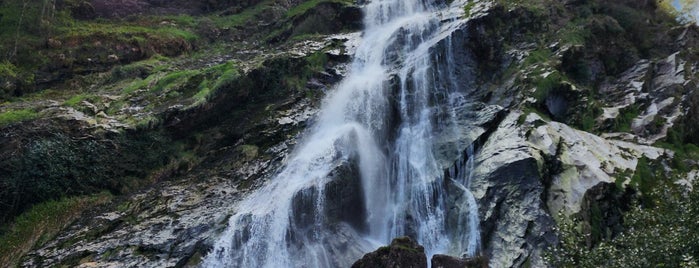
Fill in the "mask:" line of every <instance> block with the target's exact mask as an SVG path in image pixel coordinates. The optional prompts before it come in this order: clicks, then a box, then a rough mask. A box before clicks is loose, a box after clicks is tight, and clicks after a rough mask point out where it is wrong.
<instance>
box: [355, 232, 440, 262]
mask: <svg viewBox="0 0 699 268" xmlns="http://www.w3.org/2000/svg"><path fill="white" fill-rule="evenodd" d="M370 267H386V268H424V267H427V257H426V256H425V249H424V248H423V247H422V246H420V245H418V244H417V243H416V242H415V241H413V240H412V239H410V238H408V237H401V238H396V239H393V241H392V242H391V244H390V245H388V246H386V247H381V248H379V249H378V250H376V251H374V252H371V253H367V254H366V255H364V257H362V259H360V260H358V261H357V262H355V263H354V264H352V268H370Z"/></svg>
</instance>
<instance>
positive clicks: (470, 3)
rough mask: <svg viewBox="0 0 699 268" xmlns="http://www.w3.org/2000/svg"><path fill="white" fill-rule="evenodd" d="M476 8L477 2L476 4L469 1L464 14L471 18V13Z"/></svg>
mask: <svg viewBox="0 0 699 268" xmlns="http://www.w3.org/2000/svg"><path fill="white" fill-rule="evenodd" d="M474 6H476V2H475V1H469V2H468V3H466V5H464V13H465V14H464V15H465V16H466V17H470V16H471V11H472V10H473V7H474Z"/></svg>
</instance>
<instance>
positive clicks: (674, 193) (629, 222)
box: [546, 180, 699, 268]
mask: <svg viewBox="0 0 699 268" xmlns="http://www.w3.org/2000/svg"><path fill="white" fill-rule="evenodd" d="M649 194H650V195H652V196H653V200H655V202H654V203H653V204H650V205H645V206H641V205H636V206H634V207H633V208H632V210H631V211H630V212H628V213H627V214H626V215H625V217H624V226H625V230H626V231H624V232H623V233H622V234H620V235H619V236H617V237H616V238H614V239H612V240H607V241H604V242H602V243H600V245H598V246H596V247H594V248H588V247H587V246H586V245H585V238H586V237H587V236H588V235H590V234H588V233H585V232H583V231H581V230H582V229H580V228H579V226H580V225H579V223H578V222H576V221H573V220H563V221H562V222H561V223H560V224H559V226H560V228H559V229H558V234H559V236H560V239H561V242H560V244H559V245H558V246H556V247H554V248H551V249H550V251H548V252H547V253H546V259H547V260H548V261H549V262H550V264H552V265H553V266H554V267H639V268H640V267H697V262H696V261H697V260H698V259H699V224H697V223H696V219H697V218H699V191H697V190H694V191H687V190H686V189H682V188H680V187H679V186H676V185H674V184H672V183H669V182H667V181H664V180H661V182H660V185H658V187H656V188H655V190H654V191H653V192H651V193H649Z"/></svg>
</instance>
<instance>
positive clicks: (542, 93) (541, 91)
mask: <svg viewBox="0 0 699 268" xmlns="http://www.w3.org/2000/svg"><path fill="white" fill-rule="evenodd" d="M564 80H565V77H564V76H563V75H562V74H561V73H560V72H558V71H554V72H552V73H550V74H548V75H547V76H546V77H543V76H539V77H538V78H537V79H536V80H535V81H534V85H535V86H536V91H535V92H534V98H535V99H536V101H537V102H538V103H543V102H544V101H545V100H546V97H547V96H548V95H549V93H550V92H551V90H553V89H555V88H556V87H558V86H560V85H561V83H562V82H563V81H564Z"/></svg>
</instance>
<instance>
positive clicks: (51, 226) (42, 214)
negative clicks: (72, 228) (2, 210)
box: [0, 192, 112, 267]
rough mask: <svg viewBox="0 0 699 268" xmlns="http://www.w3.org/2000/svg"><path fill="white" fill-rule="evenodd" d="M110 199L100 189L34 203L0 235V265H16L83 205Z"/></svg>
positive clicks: (75, 216)
mask: <svg viewBox="0 0 699 268" xmlns="http://www.w3.org/2000/svg"><path fill="white" fill-rule="evenodd" d="M111 199H112V195H111V194H109V193H107V192H103V193H100V194H96V195H92V196H83V197H70V198H63V199H61V200H56V201H47V202H44V203H40V204H37V205H34V206H33V207H32V208H31V209H29V210H28V211H27V212H25V213H23V214H22V215H20V216H19V217H17V218H16V219H15V221H14V223H13V224H12V225H11V226H9V228H7V231H6V232H3V234H2V235H0V266H2V267H15V266H17V265H19V261H20V258H21V256H23V255H24V254H26V253H27V252H29V250H31V249H32V248H35V247H39V246H41V245H43V244H44V243H46V242H47V241H49V240H50V239H51V238H53V237H54V236H55V235H56V234H57V233H58V232H59V231H60V230H62V229H64V228H65V227H67V226H68V225H69V224H70V223H72V222H73V221H74V220H76V219H77V218H78V217H79V216H80V214H81V213H82V212H83V211H85V210H86V209H87V208H90V207H93V206H96V205H99V204H104V203H107V202H109V201H110V200H111Z"/></svg>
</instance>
